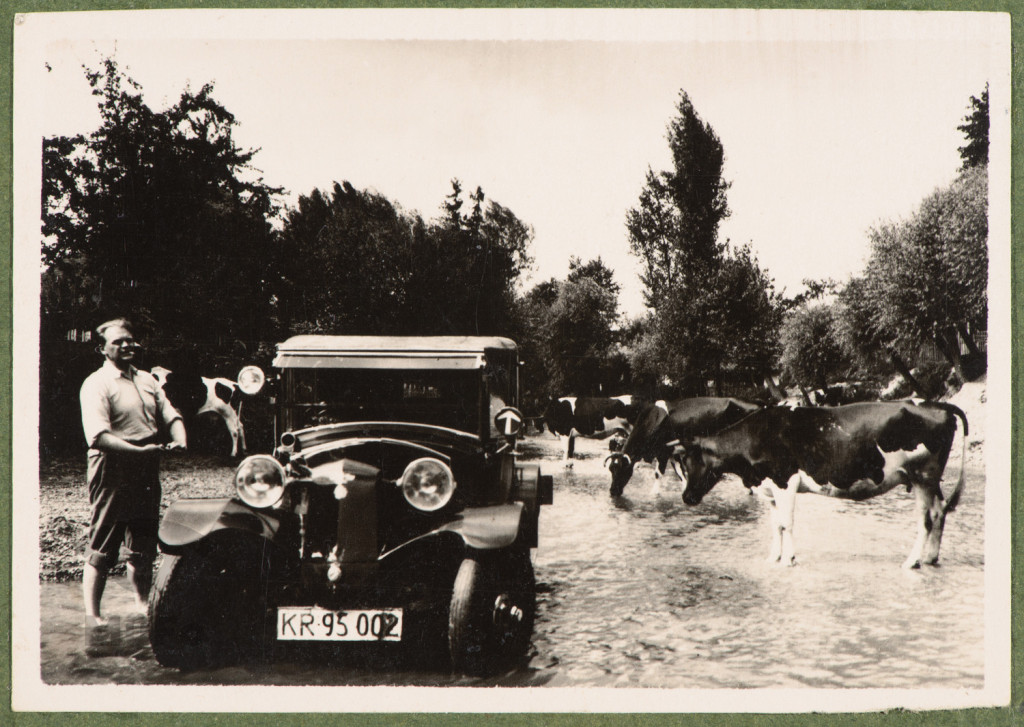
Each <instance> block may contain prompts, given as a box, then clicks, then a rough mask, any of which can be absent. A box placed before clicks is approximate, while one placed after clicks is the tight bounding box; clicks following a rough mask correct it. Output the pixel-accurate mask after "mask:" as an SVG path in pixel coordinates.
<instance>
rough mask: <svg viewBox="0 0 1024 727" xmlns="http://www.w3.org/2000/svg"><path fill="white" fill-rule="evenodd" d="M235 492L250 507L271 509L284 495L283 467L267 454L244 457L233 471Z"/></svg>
mask: <svg viewBox="0 0 1024 727" xmlns="http://www.w3.org/2000/svg"><path fill="white" fill-rule="evenodd" d="M235 491H236V492H238V496H239V497H240V498H241V500H242V502H244V503H245V504H247V505H249V506H250V507H256V508H264V507H273V506H274V505H276V504H277V503H278V502H280V501H281V496H282V495H284V467H282V466H281V464H280V463H279V462H278V461H277V460H276V459H274V458H273V457H271V456H270V455H269V454H254V455H252V456H251V457H246V458H245V459H244V460H242V463H241V464H240V465H238V469H237V470H235Z"/></svg>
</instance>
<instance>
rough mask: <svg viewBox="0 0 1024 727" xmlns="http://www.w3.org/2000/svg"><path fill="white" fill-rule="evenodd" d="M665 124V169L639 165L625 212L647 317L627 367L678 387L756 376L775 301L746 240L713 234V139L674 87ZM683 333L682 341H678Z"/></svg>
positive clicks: (718, 206) (719, 177)
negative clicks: (668, 159)
mask: <svg viewBox="0 0 1024 727" xmlns="http://www.w3.org/2000/svg"><path fill="white" fill-rule="evenodd" d="M676 111H677V115H676V116H675V117H674V118H673V119H672V121H671V122H670V123H669V126H668V134H667V138H668V143H669V149H670V151H671V153H672V161H673V169H672V170H671V171H663V172H654V171H652V170H650V169H648V171H647V177H646V185H645V187H644V189H643V190H642V192H641V194H640V199H639V204H638V206H637V207H636V208H634V209H631V210H629V211H628V212H627V215H626V230H627V233H628V236H629V244H630V250H631V252H632V253H633V254H634V255H636V256H637V257H638V258H639V259H640V262H641V266H642V272H641V281H642V282H643V284H644V299H645V302H646V303H647V305H648V307H650V308H652V309H653V311H654V315H653V316H652V317H651V319H650V321H649V322H648V325H646V326H645V334H644V338H645V339H646V340H644V341H641V342H639V343H638V344H637V346H636V347H635V348H634V356H633V366H634V371H635V372H636V373H638V374H640V375H642V376H643V377H644V378H646V379H647V380H648V381H660V380H663V379H665V378H667V379H669V380H671V381H672V382H674V384H675V386H676V387H677V389H678V390H679V391H681V392H683V393H688V394H700V393H705V392H706V391H707V390H708V388H709V386H708V384H709V382H710V384H711V386H710V388H712V389H715V390H719V389H721V385H722V382H723V380H724V379H726V378H729V379H734V378H737V377H738V378H740V379H744V380H746V379H749V378H753V379H757V378H759V374H760V376H763V375H764V374H765V373H767V372H769V371H770V369H771V367H772V365H773V363H774V360H775V357H776V350H775V349H776V344H775V339H776V335H777V330H778V325H779V323H780V316H779V311H778V306H779V305H780V302H781V301H780V299H779V297H778V296H777V295H776V294H775V291H774V287H773V285H772V281H771V279H770V278H769V277H768V275H767V274H765V272H764V271H763V270H761V268H760V267H759V266H758V264H757V260H756V259H755V257H754V256H753V254H752V252H751V250H750V248H749V246H742V247H739V248H736V249H730V248H729V246H728V245H727V244H723V243H721V242H719V240H718V227H719V225H720V223H721V221H722V220H723V219H724V218H725V217H726V216H727V215H728V214H729V207H728V203H727V199H726V193H727V191H728V189H729V183H728V182H726V181H725V179H724V177H723V168H724V162H725V154H724V151H723V148H722V144H721V141H720V140H719V139H718V136H717V135H716V134H715V132H714V130H713V129H712V128H711V126H710V125H709V124H707V123H706V122H704V121H703V120H702V119H701V118H700V117H699V116H698V115H697V112H696V111H695V109H694V107H693V104H692V103H691V101H690V99H689V97H688V96H687V94H686V93H685V92H680V95H679V101H678V103H677V105H676ZM683 341H685V345H680V342H683Z"/></svg>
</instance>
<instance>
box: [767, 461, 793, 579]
mask: <svg viewBox="0 0 1024 727" xmlns="http://www.w3.org/2000/svg"><path fill="white" fill-rule="evenodd" d="M800 484H801V475H800V474H799V473H797V474H795V475H793V476H792V477H790V478H789V482H787V483H786V489H782V488H781V487H779V486H778V485H776V484H775V483H774V482H772V481H771V480H765V481H764V482H763V483H762V487H767V492H768V493H770V495H771V499H770V502H771V528H772V546H771V550H770V551H769V554H768V562H769V563H781V564H782V565H784V566H793V565H796V550H795V547H794V545H793V520H794V515H795V513H796V495H797V492H799V490H800Z"/></svg>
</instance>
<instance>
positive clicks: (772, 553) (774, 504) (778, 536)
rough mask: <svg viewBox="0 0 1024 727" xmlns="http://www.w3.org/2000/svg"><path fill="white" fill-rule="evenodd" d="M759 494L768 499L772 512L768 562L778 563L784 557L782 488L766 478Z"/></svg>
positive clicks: (759, 489)
mask: <svg viewBox="0 0 1024 727" xmlns="http://www.w3.org/2000/svg"><path fill="white" fill-rule="evenodd" d="M757 491H758V494H760V495H761V496H762V497H764V498H765V499H766V500H767V501H768V506H769V508H770V510H769V512H770V513H771V533H772V543H771V548H770V549H769V551H768V562H769V563H778V562H779V560H780V559H781V558H782V517H781V515H780V514H779V493H780V492H781V490H780V489H779V488H778V487H776V485H775V483H774V482H772V481H771V480H765V481H764V482H762V483H761V485H760V487H758V488H757Z"/></svg>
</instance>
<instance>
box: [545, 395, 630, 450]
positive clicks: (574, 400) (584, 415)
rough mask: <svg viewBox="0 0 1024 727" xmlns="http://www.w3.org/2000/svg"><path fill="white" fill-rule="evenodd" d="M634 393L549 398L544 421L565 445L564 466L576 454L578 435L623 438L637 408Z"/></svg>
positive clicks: (628, 429)
mask: <svg viewBox="0 0 1024 727" xmlns="http://www.w3.org/2000/svg"><path fill="white" fill-rule="evenodd" d="M640 406H641V404H640V402H639V400H638V399H636V398H634V397H633V396H628V395H626V396H611V397H585V396H578V397H577V396H563V397H562V398H560V399H554V400H552V401H551V402H550V403H549V404H548V406H547V408H546V409H545V410H544V423H545V424H547V427H548V429H549V430H550V431H551V433H552V434H556V435H558V437H559V438H560V439H561V440H562V444H563V447H564V450H563V452H564V460H565V462H566V465H567V466H571V461H572V458H573V456H574V455H575V448H576V444H575V440H576V437H577V436H581V437H592V438H594V439H607V438H608V437H619V438H624V437H625V436H626V435H628V434H629V431H630V429H631V427H632V422H633V420H634V419H635V418H636V416H637V414H638V413H639V410H640Z"/></svg>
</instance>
